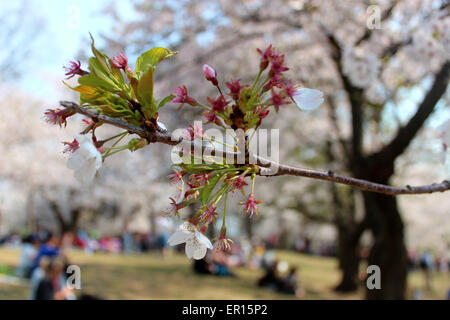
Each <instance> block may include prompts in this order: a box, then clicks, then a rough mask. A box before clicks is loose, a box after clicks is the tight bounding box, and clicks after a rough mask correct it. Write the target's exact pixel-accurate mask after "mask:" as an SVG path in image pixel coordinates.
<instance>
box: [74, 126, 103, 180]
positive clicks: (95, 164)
mask: <svg viewBox="0 0 450 320" xmlns="http://www.w3.org/2000/svg"><path fill="white" fill-rule="evenodd" d="M76 139H77V141H78V143H79V144H80V147H79V149H77V150H76V151H75V152H74V153H73V154H72V155H71V157H70V158H69V160H68V161H67V167H68V168H69V169H72V170H74V171H75V172H74V174H75V178H77V180H79V181H80V182H81V183H83V184H89V183H90V182H92V180H94V177H95V174H96V173H97V170H98V169H100V167H101V166H102V155H101V153H100V152H99V151H98V150H97V148H96V147H95V145H94V143H93V141H92V139H91V138H90V137H88V136H86V135H78V136H77V137H76Z"/></svg>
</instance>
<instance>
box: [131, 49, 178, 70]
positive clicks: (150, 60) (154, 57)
mask: <svg viewBox="0 0 450 320" xmlns="http://www.w3.org/2000/svg"><path fill="white" fill-rule="evenodd" d="M177 53H178V52H177V51H171V50H169V49H167V48H162V47H156V48H153V49H150V50H149V51H146V52H144V53H143V54H141V55H140V57H139V58H138V59H137V60H136V67H135V73H136V74H137V75H138V76H140V74H141V73H144V72H146V71H147V70H148V69H149V68H156V65H157V64H158V63H160V62H161V61H162V60H164V59H166V58H169V57H171V56H173V55H175V54H177Z"/></svg>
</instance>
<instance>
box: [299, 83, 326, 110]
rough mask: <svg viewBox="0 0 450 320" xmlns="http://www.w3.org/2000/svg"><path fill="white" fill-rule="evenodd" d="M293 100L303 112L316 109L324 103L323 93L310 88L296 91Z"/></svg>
mask: <svg viewBox="0 0 450 320" xmlns="http://www.w3.org/2000/svg"><path fill="white" fill-rule="evenodd" d="M292 98H293V99H294V101H295V103H296V104H297V106H298V107H299V108H300V109H302V110H313V109H316V108H317V107H318V106H320V105H321V104H322V103H323V101H324V99H323V93H322V91H320V90H316V89H309V88H299V89H297V90H295V93H294V95H293V97H292Z"/></svg>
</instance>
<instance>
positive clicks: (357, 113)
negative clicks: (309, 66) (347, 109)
mask: <svg viewBox="0 0 450 320" xmlns="http://www.w3.org/2000/svg"><path fill="white" fill-rule="evenodd" d="M325 32H326V31H325ZM326 34H327V37H328V41H329V44H330V46H331V49H332V50H333V52H332V59H333V60H334V62H335V64H336V69H337V71H338V73H339V75H340V78H341V80H342V84H343V86H344V89H345V91H346V92H347V95H348V99H349V101H350V106H351V114H352V161H353V162H354V163H359V162H360V160H361V159H362V157H363V155H362V138H363V111H362V105H363V102H364V99H363V90H362V89H360V88H356V87H355V86H353V85H352V83H351V81H350V79H349V78H348V77H347V76H346V75H345V74H344V72H343V67H342V49H341V47H340V45H339V43H338V41H337V39H336V38H335V37H334V35H333V34H331V33H329V32H327V33H326Z"/></svg>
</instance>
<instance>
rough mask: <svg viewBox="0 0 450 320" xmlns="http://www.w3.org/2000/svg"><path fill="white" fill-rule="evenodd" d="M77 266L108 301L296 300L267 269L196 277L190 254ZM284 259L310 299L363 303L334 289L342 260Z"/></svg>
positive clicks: (74, 256)
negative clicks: (270, 285) (264, 279)
mask: <svg viewBox="0 0 450 320" xmlns="http://www.w3.org/2000/svg"><path fill="white" fill-rule="evenodd" d="M18 256H19V251H17V250H12V249H5V248H3V249H0V266H2V265H3V266H7V267H9V268H14V267H15V265H16V263H17V261H18ZM70 258H71V263H73V264H77V265H79V266H80V268H81V278H82V290H81V291H82V292H85V293H90V294H95V295H99V296H101V297H102V298H104V299H292V298H293V297H292V296H289V295H284V294H279V293H276V292H273V291H270V290H267V289H259V288H257V287H256V285H255V283H256V280H257V279H258V278H259V277H260V276H261V275H262V271H261V270H251V269H248V268H236V269H234V272H235V273H236V274H237V277H236V278H228V277H223V278H222V277H215V276H198V275H196V274H194V273H193V271H192V268H191V262H190V261H189V260H188V259H187V258H186V256H184V255H181V254H175V253H174V254H172V255H171V256H169V257H166V258H162V257H161V256H159V255H158V254H156V253H151V254H142V255H140V254H133V255H128V256H123V255H112V254H95V255H93V256H87V255H85V254H84V253H83V252H78V251H72V252H71V254H70ZM277 258H278V259H279V260H284V261H287V262H288V263H289V264H293V265H296V266H298V267H299V268H300V278H301V283H302V285H303V288H304V289H305V291H306V295H305V299H360V298H362V297H363V293H364V291H363V289H362V288H361V290H360V291H359V292H357V293H353V294H348V295H341V294H336V293H334V292H333V291H332V287H333V286H334V285H335V284H336V283H337V282H338V280H339V272H338V270H337V269H336V265H337V261H336V260H335V259H332V258H322V257H312V256H308V255H302V254H298V253H293V252H287V251H279V252H277ZM408 281H409V286H410V288H409V290H408V296H409V297H411V291H412V289H413V288H416V287H422V283H423V279H422V277H421V274H419V273H413V274H411V275H410V277H409V279H408ZM448 286H449V282H448V277H447V276H446V275H443V274H436V275H435V276H434V278H433V289H434V290H433V292H429V293H427V294H426V295H425V298H435V299H442V298H444V297H445V292H446V290H447V289H448ZM27 296H28V288H27V287H26V286H23V285H18V284H14V285H12V284H5V283H0V299H26V298H27Z"/></svg>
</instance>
